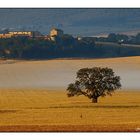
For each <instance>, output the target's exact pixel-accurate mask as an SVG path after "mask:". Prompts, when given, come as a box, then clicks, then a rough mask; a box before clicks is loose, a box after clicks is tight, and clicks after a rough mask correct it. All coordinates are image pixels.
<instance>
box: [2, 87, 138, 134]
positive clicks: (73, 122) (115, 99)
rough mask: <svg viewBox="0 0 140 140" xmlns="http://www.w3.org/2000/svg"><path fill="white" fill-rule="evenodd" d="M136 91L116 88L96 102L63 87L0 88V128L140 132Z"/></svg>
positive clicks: (9, 129) (12, 129)
mask: <svg viewBox="0 0 140 140" xmlns="http://www.w3.org/2000/svg"><path fill="white" fill-rule="evenodd" d="M139 99H140V92H139V91H118V92H116V93H115V94H114V95H113V96H112V97H110V96H107V97H105V98H102V97H101V98H100V99H99V103H98V104H94V103H91V101H90V100H89V99H87V98H85V97H83V96H80V97H73V98H68V97H67V96H66V91H64V90H46V89H42V90H40V89H38V90H37V89H35V90H31V89H19V90H17V89H2V90H0V131H56V132H60V131H95V132H97V131H101V132H104V131H105V132H107V131H123V132H126V131H132V132H137V131H140V130H139V128H140V102H139Z"/></svg>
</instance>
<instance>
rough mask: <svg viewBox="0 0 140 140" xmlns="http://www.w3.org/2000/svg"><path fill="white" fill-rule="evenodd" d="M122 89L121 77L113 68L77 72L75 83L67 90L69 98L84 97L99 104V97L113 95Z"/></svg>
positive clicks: (87, 69)
mask: <svg viewBox="0 0 140 140" xmlns="http://www.w3.org/2000/svg"><path fill="white" fill-rule="evenodd" d="M119 88H121V83H120V77H119V76H116V75H115V74H114V72H113V70H112V69H111V68H100V67H94V68H83V69H80V70H79V71H78V72H77V77H76V81H75V83H71V84H69V85H68V88H67V91H68V93H67V95H68V97H72V96H79V95H84V96H86V97H88V98H89V99H92V102H93V103H97V100H98V97H100V96H102V97H104V96H106V95H112V92H114V91H115V90H116V89H119Z"/></svg>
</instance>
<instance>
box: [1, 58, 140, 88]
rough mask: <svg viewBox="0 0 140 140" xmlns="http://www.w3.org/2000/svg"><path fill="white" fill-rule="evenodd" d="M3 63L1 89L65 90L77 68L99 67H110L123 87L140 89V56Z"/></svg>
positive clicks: (72, 79)
mask: <svg viewBox="0 0 140 140" xmlns="http://www.w3.org/2000/svg"><path fill="white" fill-rule="evenodd" d="M5 63H6V62H4V63H3V64H2V62H1V64H0V79H1V80H0V88H47V89H49V88H50V89H57V88H63V89H66V88H67V85H68V84H69V83H70V82H73V81H74V79H75V77H76V72H77V71H78V70H79V69H80V68H84V67H89V68H90V67H97V66H101V67H110V68H113V70H114V71H115V73H116V74H117V75H119V76H120V77H121V83H122V89H140V86H139V82H140V80H139V79H140V57H124V58H110V59H85V60H83V59H81V60H44V61H17V62H15V63H10V60H9V62H8V61H7V63H9V64H5Z"/></svg>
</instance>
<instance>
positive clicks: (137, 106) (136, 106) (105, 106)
mask: <svg viewBox="0 0 140 140" xmlns="http://www.w3.org/2000/svg"><path fill="white" fill-rule="evenodd" d="M139 107H140V106H139V105H134V106H127V105H126V106H125V105H114V106H112V105H111V106H110V105H99V106H98V105H95V106H94V105H90V106H86V105H85V106H52V107H48V108H139Z"/></svg>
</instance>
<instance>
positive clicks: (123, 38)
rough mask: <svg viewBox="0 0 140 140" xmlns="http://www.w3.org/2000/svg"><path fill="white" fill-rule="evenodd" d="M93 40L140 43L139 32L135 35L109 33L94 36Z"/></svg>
mask: <svg viewBox="0 0 140 140" xmlns="http://www.w3.org/2000/svg"><path fill="white" fill-rule="evenodd" d="M94 40H95V41H102V42H114V43H126V44H136V45H140V33H138V34H137V35H135V36H132V35H131V36H128V35H124V34H115V33H111V34H109V35H108V36H107V37H95V38H94Z"/></svg>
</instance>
